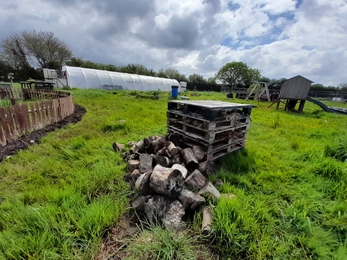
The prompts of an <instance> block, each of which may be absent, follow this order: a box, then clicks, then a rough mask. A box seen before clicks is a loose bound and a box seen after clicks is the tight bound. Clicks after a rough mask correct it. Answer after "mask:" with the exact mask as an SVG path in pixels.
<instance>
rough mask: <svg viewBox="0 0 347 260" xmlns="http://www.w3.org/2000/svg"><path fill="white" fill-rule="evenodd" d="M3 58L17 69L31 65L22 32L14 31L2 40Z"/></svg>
mask: <svg viewBox="0 0 347 260" xmlns="http://www.w3.org/2000/svg"><path fill="white" fill-rule="evenodd" d="M1 48H2V52H1V59H2V60H3V62H4V63H5V64H7V65H9V66H11V67H13V68H14V69H15V70H20V69H24V68H28V67H29V62H28V57H27V56H28V55H27V52H26V50H25V47H24V44H23V39H22V37H21V35H20V34H18V33H13V34H11V35H9V36H7V37H6V38H4V39H3V40H2V42H1Z"/></svg>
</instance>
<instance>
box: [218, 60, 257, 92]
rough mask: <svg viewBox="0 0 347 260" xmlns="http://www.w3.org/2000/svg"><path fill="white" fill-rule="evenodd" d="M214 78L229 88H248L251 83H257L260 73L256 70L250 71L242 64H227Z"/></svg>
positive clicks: (234, 62) (250, 69)
mask: <svg viewBox="0 0 347 260" xmlns="http://www.w3.org/2000/svg"><path fill="white" fill-rule="evenodd" d="M216 78H218V79H219V80H220V81H222V82H223V83H226V84H229V85H230V86H231V88H232V89H233V88H235V87H236V86H243V87H248V86H250V85H251V84H252V81H258V80H259V78H260V72H259V70H257V69H252V68H250V67H248V66H247V64H246V63H243V62H237V61H233V62H229V63H227V64H225V65H224V66H223V67H222V68H220V70H219V71H218V73H217V75H216Z"/></svg>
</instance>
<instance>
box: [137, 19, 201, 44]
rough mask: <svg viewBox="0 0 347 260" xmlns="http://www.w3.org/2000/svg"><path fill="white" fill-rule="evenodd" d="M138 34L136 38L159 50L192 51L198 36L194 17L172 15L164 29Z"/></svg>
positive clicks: (145, 29)
mask: <svg viewBox="0 0 347 260" xmlns="http://www.w3.org/2000/svg"><path fill="white" fill-rule="evenodd" d="M146 27H148V24H146V26H144V27H143V29H144V30H143V31H141V32H138V33H137V34H136V35H137V37H138V38H140V39H142V40H144V41H145V42H147V43H151V44H153V45H155V46H156V47H159V48H174V49H194V48H195V47H196V46H197V40H198V36H199V31H198V30H199V27H198V21H197V20H196V19H195V17H194V16H188V17H180V16H177V15H173V16H172V17H171V18H170V20H169V22H168V24H167V26H166V27H165V28H154V29H152V30H151V29H147V28H146Z"/></svg>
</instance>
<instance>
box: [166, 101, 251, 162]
mask: <svg viewBox="0 0 347 260" xmlns="http://www.w3.org/2000/svg"><path fill="white" fill-rule="evenodd" d="M251 111H252V105H248V104H237V103H229V102H221V101H211V100H194V101H191V100H174V101H170V102H169V103H168V111H167V126H168V132H169V133H170V134H176V135H179V136H180V138H181V139H182V140H183V142H184V144H185V145H187V146H193V145H199V146H201V147H203V149H204V150H205V152H206V154H207V160H209V161H213V160H215V159H217V158H219V157H221V156H223V155H225V154H227V153H231V152H233V151H236V150H238V149H241V148H243V147H244V146H245V141H246V134H247V131H248V129H249V126H250V115H251Z"/></svg>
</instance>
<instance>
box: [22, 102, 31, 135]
mask: <svg viewBox="0 0 347 260" xmlns="http://www.w3.org/2000/svg"><path fill="white" fill-rule="evenodd" d="M21 114H22V117H23V121H24V126H25V130H26V131H29V132H31V131H32V128H31V123H30V118H29V109H28V104H22V105H21Z"/></svg>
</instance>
